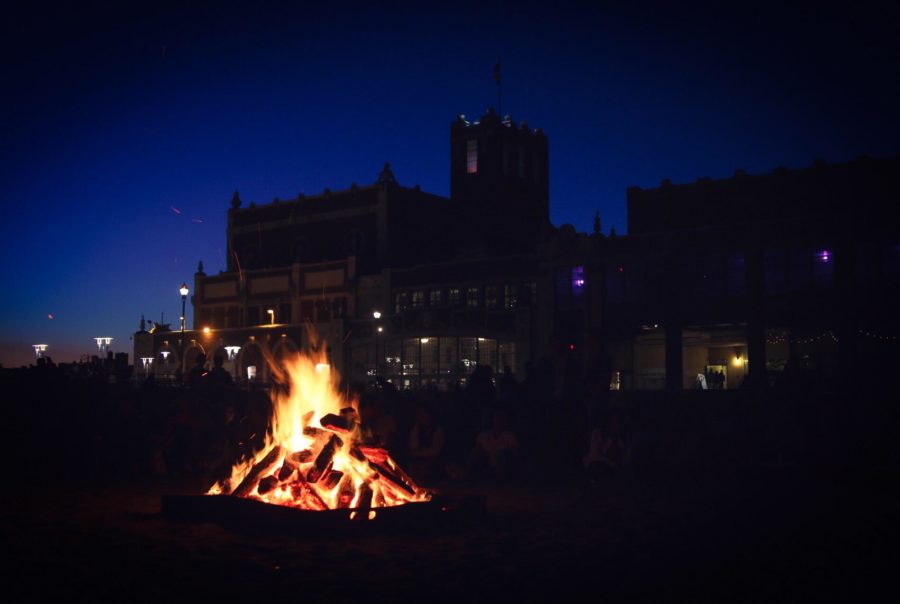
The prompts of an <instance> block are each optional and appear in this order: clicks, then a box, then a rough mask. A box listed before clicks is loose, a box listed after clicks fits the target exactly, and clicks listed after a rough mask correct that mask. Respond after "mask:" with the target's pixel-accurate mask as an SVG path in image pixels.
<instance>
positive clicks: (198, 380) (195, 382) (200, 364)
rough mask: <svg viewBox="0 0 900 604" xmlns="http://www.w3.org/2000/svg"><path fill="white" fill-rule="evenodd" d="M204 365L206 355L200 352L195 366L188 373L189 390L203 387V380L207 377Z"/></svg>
mask: <svg viewBox="0 0 900 604" xmlns="http://www.w3.org/2000/svg"><path fill="white" fill-rule="evenodd" d="M205 365H206V355H205V354H203V353H202V352H201V353H200V354H198V355H197V360H196V364H195V365H194V367H192V368H191V370H190V372H189V373H188V386H190V387H191V388H202V387H203V386H204V378H206V376H207V375H208V372H207V371H206V367H205Z"/></svg>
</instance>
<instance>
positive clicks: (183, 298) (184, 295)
mask: <svg viewBox="0 0 900 604" xmlns="http://www.w3.org/2000/svg"><path fill="white" fill-rule="evenodd" d="M189 291H190V290H188V286H187V283H185V282H184V281H182V282H181V287H180V288H179V289H178V293H180V294H181V373H182V377H184V305H185V303H186V302H187V297H188V292H189Z"/></svg>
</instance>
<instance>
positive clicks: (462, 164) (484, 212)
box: [450, 109, 550, 252]
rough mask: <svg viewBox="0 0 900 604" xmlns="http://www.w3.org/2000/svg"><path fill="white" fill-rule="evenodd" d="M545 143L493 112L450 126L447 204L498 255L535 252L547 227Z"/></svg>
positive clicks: (534, 132)
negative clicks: (449, 200)
mask: <svg viewBox="0 0 900 604" xmlns="http://www.w3.org/2000/svg"><path fill="white" fill-rule="evenodd" d="M549 183H550V179H549V161H548V146H547V137H546V136H545V135H544V133H543V132H542V131H541V130H540V129H535V130H532V129H531V128H529V127H528V124H526V123H525V122H521V123H520V124H519V125H515V124H514V123H513V120H512V118H511V117H509V116H506V117H505V118H503V119H501V118H500V116H498V115H497V114H496V112H495V111H494V110H493V109H488V112H487V113H486V114H485V115H484V116H482V118H481V120H479V121H477V122H468V121H467V120H466V119H465V116H462V115H460V116H459V117H458V118H457V119H456V120H455V121H454V122H453V124H452V125H451V126H450V198H451V200H452V202H453V203H454V204H455V205H456V206H457V211H458V212H459V213H460V214H461V216H462V220H463V225H462V226H463V227H464V228H462V229H461V230H460V232H469V233H470V234H471V235H472V236H474V237H477V238H478V239H477V240H480V241H484V242H485V243H486V244H488V246H489V247H491V248H493V249H495V250H497V251H511V252H512V251H520V250H523V249H532V250H533V249H534V245H535V244H536V243H537V242H538V241H540V239H541V238H542V237H543V236H544V234H545V233H546V232H547V229H548V227H549V226H550V186H549Z"/></svg>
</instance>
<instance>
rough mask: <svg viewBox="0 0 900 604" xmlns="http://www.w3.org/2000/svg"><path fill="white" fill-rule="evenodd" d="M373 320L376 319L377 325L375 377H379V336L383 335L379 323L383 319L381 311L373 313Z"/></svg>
mask: <svg viewBox="0 0 900 604" xmlns="http://www.w3.org/2000/svg"><path fill="white" fill-rule="evenodd" d="M372 318H373V319H375V321H376V325H375V375H378V373H379V371H378V365H379V363H378V334H380V333H381V330H382V327H381V325H378V324H377V322H378V320H379V319H380V318H381V311H378V310H376V311H373V312H372Z"/></svg>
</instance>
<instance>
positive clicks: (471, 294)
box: [466, 287, 478, 308]
mask: <svg viewBox="0 0 900 604" xmlns="http://www.w3.org/2000/svg"><path fill="white" fill-rule="evenodd" d="M466 306H468V307H469V308H478V288H477V287H470V288H469V289H467V290H466Z"/></svg>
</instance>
